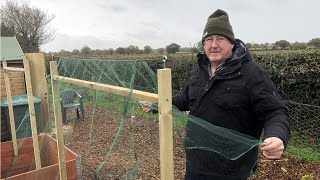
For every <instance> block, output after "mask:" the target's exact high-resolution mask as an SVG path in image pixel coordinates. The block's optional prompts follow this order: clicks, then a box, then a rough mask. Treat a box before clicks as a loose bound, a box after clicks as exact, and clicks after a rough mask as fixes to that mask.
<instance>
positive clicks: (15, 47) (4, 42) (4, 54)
mask: <svg viewBox="0 0 320 180" xmlns="http://www.w3.org/2000/svg"><path fill="white" fill-rule="evenodd" d="M0 43H1V44H0V61H2V60H7V61H10V60H21V59H23V57H24V54H23V52H22V49H21V47H20V45H19V43H18V40H17V38H16V37H0Z"/></svg>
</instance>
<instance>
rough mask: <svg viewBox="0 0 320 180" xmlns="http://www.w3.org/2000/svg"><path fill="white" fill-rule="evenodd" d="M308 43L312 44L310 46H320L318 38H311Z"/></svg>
mask: <svg viewBox="0 0 320 180" xmlns="http://www.w3.org/2000/svg"><path fill="white" fill-rule="evenodd" d="M308 44H309V45H312V46H315V47H320V38H314V39H311V40H310V41H309V42H308Z"/></svg>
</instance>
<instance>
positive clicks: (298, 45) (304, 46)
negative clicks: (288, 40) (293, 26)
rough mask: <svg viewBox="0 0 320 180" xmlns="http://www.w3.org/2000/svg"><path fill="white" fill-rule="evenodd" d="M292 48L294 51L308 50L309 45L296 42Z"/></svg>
mask: <svg viewBox="0 0 320 180" xmlns="http://www.w3.org/2000/svg"><path fill="white" fill-rule="evenodd" d="M291 47H292V49H294V50H299V49H307V43H303V42H295V43H293V44H291Z"/></svg>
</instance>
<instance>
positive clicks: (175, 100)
mask: <svg viewBox="0 0 320 180" xmlns="http://www.w3.org/2000/svg"><path fill="white" fill-rule="evenodd" d="M188 94H189V83H188V84H187V86H186V88H185V90H184V91H183V93H182V94H179V95H176V96H173V97H172V104H173V105H174V106H176V107H177V108H178V109H179V110H180V111H188V110H189V95H188Z"/></svg>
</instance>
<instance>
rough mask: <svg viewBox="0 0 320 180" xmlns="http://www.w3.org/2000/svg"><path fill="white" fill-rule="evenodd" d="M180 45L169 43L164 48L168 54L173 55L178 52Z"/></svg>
mask: <svg viewBox="0 0 320 180" xmlns="http://www.w3.org/2000/svg"><path fill="white" fill-rule="evenodd" d="M180 47H181V46H180V45H178V44H176V43H171V44H170V45H168V46H166V51H167V53H168V54H175V53H176V52H179V49H180Z"/></svg>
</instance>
